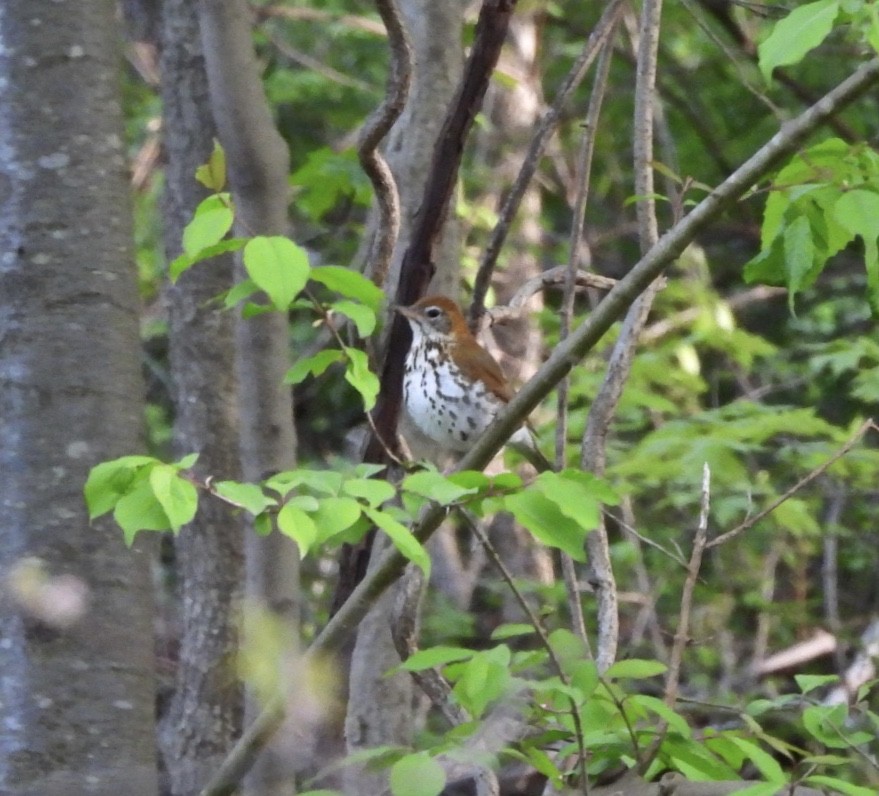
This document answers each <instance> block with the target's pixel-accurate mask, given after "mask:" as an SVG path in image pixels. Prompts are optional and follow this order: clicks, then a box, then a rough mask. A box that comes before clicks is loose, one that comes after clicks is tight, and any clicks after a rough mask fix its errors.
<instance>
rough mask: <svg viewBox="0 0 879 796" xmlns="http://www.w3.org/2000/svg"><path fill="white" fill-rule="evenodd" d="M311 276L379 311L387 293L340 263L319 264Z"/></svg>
mask: <svg viewBox="0 0 879 796" xmlns="http://www.w3.org/2000/svg"><path fill="white" fill-rule="evenodd" d="M311 278H312V279H313V280H314V281H315V282H320V283H321V284H322V285H325V286H326V287H328V288H329V289H330V290H332V291H334V292H336V293H340V294H341V295H343V296H346V297H347V298H350V299H356V300H357V301H359V302H360V303H362V304H365V305H366V306H367V307H369V308H370V309H371V310H372V311H373V312H375V313H377V312H378V311H379V310H380V309H381V306H382V303H383V302H384V300H385V294H384V293H383V292H382V291H381V289H380V288H378V287H376V286H375V285H374V284H373V283H372V282H370V281H369V280H368V279H367V278H366V277H365V276H364V275H363V274H361V273H358V272H357V271H352V270H351V269H350V268H342V267H341V266H338V265H318V266H315V267H314V268H312V269H311Z"/></svg>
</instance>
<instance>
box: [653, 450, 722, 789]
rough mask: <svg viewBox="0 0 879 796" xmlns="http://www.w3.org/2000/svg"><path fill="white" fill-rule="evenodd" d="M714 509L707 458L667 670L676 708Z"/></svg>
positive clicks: (656, 743) (668, 693)
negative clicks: (695, 595) (682, 666)
mask: <svg viewBox="0 0 879 796" xmlns="http://www.w3.org/2000/svg"><path fill="white" fill-rule="evenodd" d="M710 509H711V470H710V469H709V468H708V463H707V462H706V463H705V464H704V465H702V501H701V507H700V510H699V523H698V524H697V526H696V537H695V539H694V540H693V552H692V554H691V555H690V563H689V565H688V567H687V577H686V579H685V580H684V588H683V589H682V591H681V611H680V616H679V618H678V628H677V631H676V632H675V638H674V643H673V644H672V647H671V654H670V655H669V660H668V673H667V674H666V677H665V695H664V700H665V704H666V705H668V706H669V707H670V708H672V709H674V706H675V703H676V702H677V698H678V686H679V685H680V681H681V662H682V661H683V658H684V649H686V647H687V644H688V643H689V640H690V616H691V614H692V611H693V592H694V590H695V588H696V581H697V580H698V579H699V570H700V569H701V567H702V555H703V554H704V552H705V546H706V542H707V541H708V513H709V511H710ZM667 731H668V723H667V722H666V721H665V720H664V719H663V720H662V721H660V723H659V728H658V732H657V735H656V737H655V738H654V740H653V743H652V744H651V746H650V750H649V752H648V753H647V755H646V756H645V757H644V758H642V759H641V761H640V766H639V773H641V774H643V773H644V772H645V771H646V770H647V768H648V767H649V766H650V764H651V763H652V762H653V760H654V758H655V757H656V754H657V753H658V752H659V749H660V747H661V746H662V742H663V739H664V738H665V734H666V732H667Z"/></svg>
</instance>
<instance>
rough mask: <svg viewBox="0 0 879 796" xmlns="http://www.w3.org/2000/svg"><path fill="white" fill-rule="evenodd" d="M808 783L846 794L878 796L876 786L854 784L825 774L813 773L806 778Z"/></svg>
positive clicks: (849, 795)
mask: <svg viewBox="0 0 879 796" xmlns="http://www.w3.org/2000/svg"><path fill="white" fill-rule="evenodd" d="M804 781H805V782H806V783H807V784H810V785H818V786H820V787H825V788H829V789H830V790H831V791H832V792H836V793H844V794H846V796H876V789H875V788H865V787H863V786H861V785H852V784H851V783H850V782H846V781H845V780H842V779H839V778H838V777H828V776H825V775H824V774H813V775H812V776H810V777H806V779H805V780H804Z"/></svg>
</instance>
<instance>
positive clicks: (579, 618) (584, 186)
mask: <svg viewBox="0 0 879 796" xmlns="http://www.w3.org/2000/svg"><path fill="white" fill-rule="evenodd" d="M612 54H613V46H612V39H611V37H610V36H609V37H608V39H607V40H606V41H605V43H604V45H603V46H602V48H601V52H600V54H599V56H598V66H597V67H596V69H595V82H594V85H593V89H592V95H591V97H590V99H589V107H588V108H587V110H586V119H585V120H584V123H583V136H582V141H581V145H580V151H579V153H578V155H577V195H576V198H575V201H574V215H573V219H572V223H571V239H570V246H569V249H570V252H569V255H568V265H567V268H566V269H565V282H564V297H563V300H562V307H561V329H560V334H559V337H560V339H561V340H564V339H566V338H567V336H568V335H569V334H570V330H571V322H572V318H573V314H574V293H575V291H576V287H577V282H578V276H579V274H580V267H581V262H582V259H583V258H582V248H583V224H584V221H585V217H586V203H587V200H588V198H589V179H590V176H591V173H592V153H593V151H594V149H595V132H596V130H597V129H598V118H599V115H600V113H601V105H602V102H603V101H604V95H605V93H606V91H607V78H608V74H609V72H610V60H611V55H612ZM568 385H569V377H568V376H565V378H564V379H562V380H561V381H560V382H559V386H558V396H557V401H556V436H555V461H556V467H557V469H561V468H562V467H564V466H565V459H566V455H565V454H566V447H567V440H568ZM560 555H561V562H562V576H563V577H564V580H565V589H566V591H567V595H568V605H569V607H570V612H571V621H572V623H573V626H574V632H575V633H577V635H578V636H580V638H581V639H582V640H583V643H584V644H586V645H587V648H588V645H589V640H588V639H589V637H588V636H587V634H586V619H585V617H584V616H583V604H582V602H581V601H580V589H579V586H578V579H577V571H576V567H575V565H574V560H573V559H572V558H571V557H570V556H569V555H568V554H567V553H565V552H564V551H562V552H561V553H560Z"/></svg>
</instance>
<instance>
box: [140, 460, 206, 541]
mask: <svg viewBox="0 0 879 796" xmlns="http://www.w3.org/2000/svg"><path fill="white" fill-rule="evenodd" d="M150 487H151V488H152V490H153V494H154V495H155V497H156V500H157V501H158V502H159V505H160V506H161V507H162V509H163V511H164V512H165V515H166V516H167V518H168V522H169V523H170V524H171V530H173V531H174V533H177V531H179V530H180V528H181V527H182V526H183V525H185V524H186V523H187V522H189V521H190V520H192V518H193V517H194V516H195V511H196V509H197V508H198V492H197V491H196V488H195V486H193V484H191V483H190V482H189V481H187V480H185V479H183V478H181V477H180V476H179V474H178V472H177V469H176V468H175V467H174V466H173V465H170V464H159V465H157V466H155V467H153V468H152V470H150Z"/></svg>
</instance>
